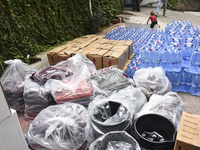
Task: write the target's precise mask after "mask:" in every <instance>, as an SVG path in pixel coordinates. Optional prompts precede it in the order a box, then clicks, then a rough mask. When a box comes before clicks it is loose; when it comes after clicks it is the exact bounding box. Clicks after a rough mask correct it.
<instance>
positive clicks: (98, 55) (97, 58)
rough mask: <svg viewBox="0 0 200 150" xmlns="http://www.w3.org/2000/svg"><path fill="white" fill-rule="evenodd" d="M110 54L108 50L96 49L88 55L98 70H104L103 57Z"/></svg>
mask: <svg viewBox="0 0 200 150" xmlns="http://www.w3.org/2000/svg"><path fill="white" fill-rule="evenodd" d="M107 52H108V50H101V49H96V50H94V51H92V52H90V53H88V55H87V57H88V59H90V60H91V61H92V62H93V63H94V64H95V66H96V69H97V70H98V69H102V68H103V56H104V55H105V54H106V53H107Z"/></svg>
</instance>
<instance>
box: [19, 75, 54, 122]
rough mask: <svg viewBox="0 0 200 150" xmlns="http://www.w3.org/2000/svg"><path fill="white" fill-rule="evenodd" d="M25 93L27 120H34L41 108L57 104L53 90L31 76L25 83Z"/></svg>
mask: <svg viewBox="0 0 200 150" xmlns="http://www.w3.org/2000/svg"><path fill="white" fill-rule="evenodd" d="M23 95H24V102H25V118H26V119H27V120H33V119H34V118H35V117H36V116H37V114H38V113H39V112H40V111H41V110H43V109H44V108H47V107H48V106H49V105H52V104H55V101H54V99H53V97H52V96H51V92H50V91H49V90H48V89H47V88H45V86H43V85H40V84H38V83H36V82H34V81H33V80H32V79H31V78H28V79H26V81H25V83H24V94H23Z"/></svg>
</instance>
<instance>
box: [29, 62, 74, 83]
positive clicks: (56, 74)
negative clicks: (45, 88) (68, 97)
mask: <svg viewBox="0 0 200 150" xmlns="http://www.w3.org/2000/svg"><path fill="white" fill-rule="evenodd" d="M70 75H72V73H71V72H70V71H69V70H68V68H67V66H64V65H59V64H57V65H55V66H48V67H45V68H43V69H41V70H40V71H38V72H36V73H34V74H33V75H32V76H31V78H32V80H33V81H35V82H37V83H39V84H43V85H44V84H45V83H46V81H47V80H49V79H56V80H62V79H64V78H66V77H68V76H70Z"/></svg>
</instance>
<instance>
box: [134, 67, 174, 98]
mask: <svg viewBox="0 0 200 150" xmlns="http://www.w3.org/2000/svg"><path fill="white" fill-rule="evenodd" d="M133 79H134V81H135V83H136V86H137V87H139V88H140V89H141V90H142V92H143V93H144V94H145V95H146V96H147V97H148V98H149V97H150V96H151V95H152V94H160V95H163V94H165V93H167V92H170V91H172V86H171V83H170V81H169V79H168V78H167V77H166V76H165V71H164V70H163V69H162V67H155V68H151V67H149V68H145V69H139V70H137V71H136V72H135V74H134V76H133Z"/></svg>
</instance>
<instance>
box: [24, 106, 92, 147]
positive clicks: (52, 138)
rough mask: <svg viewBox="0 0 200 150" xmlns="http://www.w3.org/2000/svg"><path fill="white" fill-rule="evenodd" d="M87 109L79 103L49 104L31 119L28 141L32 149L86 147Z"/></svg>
mask: <svg viewBox="0 0 200 150" xmlns="http://www.w3.org/2000/svg"><path fill="white" fill-rule="evenodd" d="M87 123H88V116H87V110H86V108H85V107H83V106H82V105H80V104H75V103H65V104H60V105H54V106H49V107H48V108H46V109H44V110H42V111H41V112H40V113H39V114H38V116H37V117H36V118H35V119H34V120H33V121H32V123H31V124H30V127H29V130H28V134H27V137H28V141H29V144H30V145H31V148H32V149H33V150H41V149H42V150H81V149H84V148H85V147H86V144H87V141H86V126H87Z"/></svg>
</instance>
